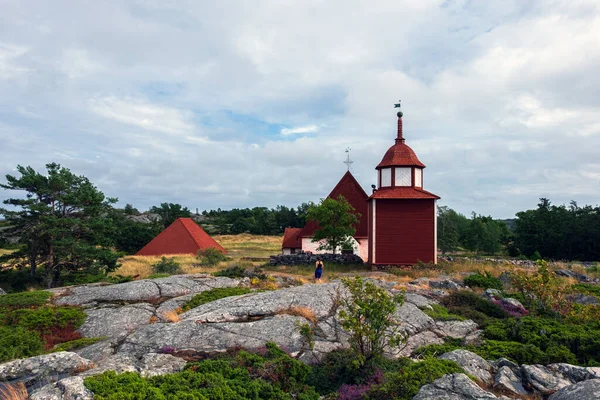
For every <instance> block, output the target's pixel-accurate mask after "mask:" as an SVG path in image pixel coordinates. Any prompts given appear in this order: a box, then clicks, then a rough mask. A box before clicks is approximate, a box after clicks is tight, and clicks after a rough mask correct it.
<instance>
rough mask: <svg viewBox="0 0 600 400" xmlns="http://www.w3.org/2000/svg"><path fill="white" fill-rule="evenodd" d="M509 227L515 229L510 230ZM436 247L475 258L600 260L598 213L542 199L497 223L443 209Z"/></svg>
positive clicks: (590, 207) (585, 208)
mask: <svg viewBox="0 0 600 400" xmlns="http://www.w3.org/2000/svg"><path fill="white" fill-rule="evenodd" d="M509 225H512V226H511V228H512V227H513V226H514V228H513V229H509ZM437 228H438V247H439V248H440V250H442V251H443V252H452V251H455V250H459V249H465V250H469V251H472V252H474V253H476V254H477V253H478V254H490V255H494V254H501V253H504V254H506V255H509V256H512V257H519V256H521V257H528V258H533V259H535V258H542V257H543V258H546V259H553V260H579V261H598V260H600V207H598V206H596V207H592V206H584V207H580V206H578V205H577V203H576V202H574V201H572V202H571V203H570V205H569V206H568V207H567V206H565V205H560V206H555V205H551V204H550V200H548V199H546V198H541V199H540V203H539V204H538V207H537V208H536V209H533V210H527V211H521V212H518V213H517V218H516V219H515V220H507V221H499V220H494V219H492V217H484V216H481V215H477V214H475V213H473V214H472V216H471V218H467V217H465V216H464V215H462V214H459V213H457V212H456V211H454V210H452V209H450V208H448V207H439V208H438V227H437Z"/></svg>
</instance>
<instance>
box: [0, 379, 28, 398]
mask: <svg viewBox="0 0 600 400" xmlns="http://www.w3.org/2000/svg"><path fill="white" fill-rule="evenodd" d="M2 385H3V386H2ZM0 399H6V400H27V399H29V395H28V394H27V389H26V388H25V385H24V384H23V383H22V382H18V383H15V384H8V383H7V384H0Z"/></svg>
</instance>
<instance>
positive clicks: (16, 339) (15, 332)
mask: <svg viewBox="0 0 600 400" xmlns="http://www.w3.org/2000/svg"><path fill="white" fill-rule="evenodd" d="M43 350H44V345H43V343H42V340H41V339H40V334H39V333H37V332H31V331H29V330H27V329H25V328H22V327H20V326H16V327H9V326H0V363H2V362H5V361H10V360H13V359H15V358H25V357H32V356H35V355H38V354H41V353H42V352H43Z"/></svg>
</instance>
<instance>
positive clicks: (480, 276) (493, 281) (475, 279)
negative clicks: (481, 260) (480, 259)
mask: <svg viewBox="0 0 600 400" xmlns="http://www.w3.org/2000/svg"><path fill="white" fill-rule="evenodd" d="M464 282H465V285H467V286H469V287H471V288H474V287H479V288H483V289H497V290H502V288H503V286H502V282H501V281H500V279H498V278H496V277H495V276H493V275H492V274H491V273H490V272H488V271H481V272H476V273H474V274H473V275H469V276H467V277H466V278H465V280H464Z"/></svg>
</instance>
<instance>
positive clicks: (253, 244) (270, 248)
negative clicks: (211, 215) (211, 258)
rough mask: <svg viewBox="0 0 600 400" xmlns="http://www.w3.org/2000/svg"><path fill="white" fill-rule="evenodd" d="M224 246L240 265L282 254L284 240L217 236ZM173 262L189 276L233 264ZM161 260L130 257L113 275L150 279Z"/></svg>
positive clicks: (185, 258)
mask: <svg viewBox="0 0 600 400" xmlns="http://www.w3.org/2000/svg"><path fill="white" fill-rule="evenodd" d="M213 239H215V240H216V241H217V242H218V243H219V244H220V245H221V246H223V247H225V250H227V256H228V257H229V258H231V259H233V260H234V262H239V260H240V259H241V258H242V257H252V258H264V259H266V258H268V257H269V256H270V255H273V254H279V253H280V252H281V241H282V239H283V238H282V237H281V236H259V235H249V234H242V235H216V236H213ZM167 257H168V258H173V259H174V260H175V261H176V262H177V263H179V265H181V268H182V270H183V272H184V273H185V274H202V273H212V272H216V271H219V270H221V269H223V268H227V267H228V266H230V265H231V264H232V263H231V262H224V263H221V264H220V265H217V266H214V267H209V266H201V265H199V262H198V260H197V259H196V256H195V255H192V254H189V255H173V256H167ZM160 259H161V257H159V256H127V257H123V258H121V259H120V260H119V262H120V263H121V267H120V268H119V269H117V270H116V271H114V272H113V273H112V274H111V275H123V276H135V277H136V278H137V279H144V278H147V277H148V276H149V275H151V274H152V264H154V263H157V262H159V261H160ZM248 264H251V265H250V266H253V265H258V264H262V263H261V262H256V263H252V262H248Z"/></svg>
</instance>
